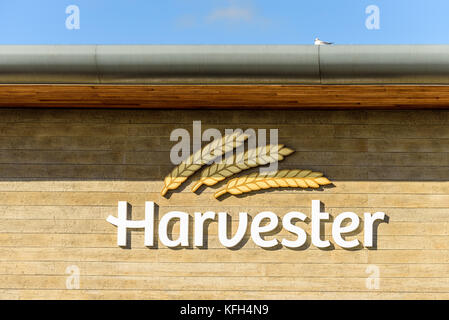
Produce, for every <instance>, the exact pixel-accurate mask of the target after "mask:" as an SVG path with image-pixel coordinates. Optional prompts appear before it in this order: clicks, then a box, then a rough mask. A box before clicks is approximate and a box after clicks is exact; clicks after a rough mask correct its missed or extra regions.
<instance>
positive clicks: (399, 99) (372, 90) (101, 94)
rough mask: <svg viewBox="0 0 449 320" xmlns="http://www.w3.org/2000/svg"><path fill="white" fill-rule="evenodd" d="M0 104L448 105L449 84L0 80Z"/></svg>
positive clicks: (183, 106)
mask: <svg viewBox="0 0 449 320" xmlns="http://www.w3.org/2000/svg"><path fill="white" fill-rule="evenodd" d="M0 107H3V108H12V107H32V108H148V109H156V108H157V109H160V108H163V109H216V108H224V109H274V108H276V109H277V108H279V109H365V108H366V109H449V86H433V85H430V86H429V85H421V86H416V85H0Z"/></svg>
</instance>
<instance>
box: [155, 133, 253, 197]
mask: <svg viewBox="0 0 449 320" xmlns="http://www.w3.org/2000/svg"><path fill="white" fill-rule="evenodd" d="M246 139H248V135H247V134H244V133H242V132H241V131H235V132H234V133H232V134H229V135H226V136H224V137H223V138H221V139H216V140H214V141H212V142H211V143H209V144H207V145H206V146H205V147H204V148H202V149H200V150H198V151H197V152H195V153H194V154H192V155H190V156H189V157H188V158H187V159H186V160H184V161H183V162H181V164H179V165H178V166H177V167H176V168H175V169H173V171H172V172H171V173H170V174H169V175H167V176H166V177H165V179H164V187H163V189H162V191H161V195H163V196H164V195H165V194H166V193H167V191H168V190H174V189H176V188H178V187H179V186H180V185H181V184H182V183H183V182H184V181H186V180H187V178H188V177H190V176H191V175H192V174H194V173H195V172H196V171H198V170H199V169H200V168H201V167H202V166H203V165H205V164H206V163H208V162H210V161H212V160H214V159H215V158H217V157H219V156H221V155H223V154H225V153H227V152H229V151H231V150H233V149H235V148H237V147H239V146H241V145H242V144H243V143H244V142H245V140H246Z"/></svg>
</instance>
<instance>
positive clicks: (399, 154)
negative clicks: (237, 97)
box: [0, 109, 449, 181]
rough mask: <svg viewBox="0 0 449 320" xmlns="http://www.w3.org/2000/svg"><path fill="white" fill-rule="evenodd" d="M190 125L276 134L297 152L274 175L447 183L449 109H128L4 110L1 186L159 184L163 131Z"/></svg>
mask: <svg viewBox="0 0 449 320" xmlns="http://www.w3.org/2000/svg"><path fill="white" fill-rule="evenodd" d="M194 120H201V121H202V129H203V130H205V129H207V128H217V129H218V130H220V131H221V132H224V129H226V128H230V129H235V128H242V129H246V128H254V129H278V130H279V131H278V132H279V143H282V144H285V145H286V146H287V147H289V148H292V149H293V150H295V153H293V154H292V155H290V156H288V157H287V158H286V159H285V160H284V161H282V162H281V163H280V168H281V169H293V168H301V169H310V170H314V171H319V172H323V173H324V174H325V176H326V177H328V178H329V179H330V180H331V181H339V180H344V181H448V180H449V175H448V172H449V170H448V167H449V153H448V152H447V150H449V111H444V110H429V111H311V110H309V111H288V110H259V111H254V110H252V111H247V110H240V111H231V110H132V109H127V110H95V109H89V110H82V109H64V110H58V109H39V110H37V109H1V110H0V179H1V180H21V181H26V180H50V181H56V180H125V181H153V180H154V181H162V180H163V178H164V177H165V176H166V175H167V174H168V173H169V172H170V171H171V170H172V169H173V167H174V165H172V164H171V162H170V150H171V147H172V146H173V145H175V144H176V141H170V133H171V132H172V131H173V130H174V129H177V128H184V129H187V130H188V131H191V130H192V122H193V121H194ZM245 173H246V172H245ZM196 177H197V176H195V177H192V178H196Z"/></svg>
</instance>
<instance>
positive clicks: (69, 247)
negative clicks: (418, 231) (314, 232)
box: [0, 245, 449, 261]
mask: <svg viewBox="0 0 449 320" xmlns="http://www.w3.org/2000/svg"><path fill="white" fill-rule="evenodd" d="M0 248H2V249H7V248H9V249H19V248H23V249H119V247H117V246H116V247H77V246H60V247H45V246H3V245H2V246H0ZM260 249H262V248H252V247H245V246H243V247H242V249H239V250H244V251H255V250H259V251H260ZM129 250H133V251H144V250H149V251H160V250H163V251H167V250H188V251H192V250H195V251H204V250H207V251H211V250H213V251H217V250H221V251H224V250H230V249H228V248H226V247H222V248H197V247H189V248H182V249H178V248H177V249H172V248H167V247H159V248H131V249H129ZM280 250H283V251H284V252H285V251H292V252H293V251H297V252H304V251H310V250H312V251H314V252H315V251H321V250H320V249H319V248H316V247H312V248H306V249H300V250H295V249H289V248H287V247H283V248H281V249H276V250H274V251H280ZM363 250H369V251H422V252H427V251H438V252H440V251H449V249H422V248H407V249H401V248H398V249H394V248H390V249H382V248H377V249H374V250H370V249H368V248H366V247H363V248H361V249H356V250H354V249H352V250H351V249H348V250H346V249H343V248H336V249H332V250H331V251H338V252H343V251H345V252H346V251H353V252H361V251H363ZM324 251H326V250H324ZM0 261H7V260H0Z"/></svg>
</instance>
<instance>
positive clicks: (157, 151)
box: [0, 136, 449, 154]
mask: <svg viewBox="0 0 449 320" xmlns="http://www.w3.org/2000/svg"><path fill="white" fill-rule="evenodd" d="M90 137H91V136H90ZM0 151H30V152H32V151H33V152H39V151H48V152H50V151H58V152H67V153H69V152H71V153H73V152H108V153H121V154H126V153H148V152H151V153H170V150H154V151H153V150H151V151H150V150H144V151H142V150H140V151H132V150H118V149H117V150H116V149H107V150H103V149H70V150H61V149H50V150H49V149H0ZM295 153H344V154H347V153H355V154H379V152H376V151H340V150H335V151H325V150H319V151H316V150H311V151H307V150H300V151H295ZM422 153H425V154H429V153H430V154H433V153H437V154H440V153H441V154H448V153H449V152H446V151H425V152H423V151H388V152H381V153H380V154H422Z"/></svg>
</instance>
